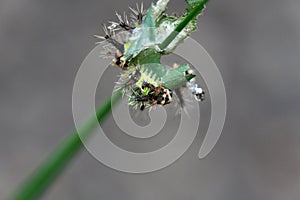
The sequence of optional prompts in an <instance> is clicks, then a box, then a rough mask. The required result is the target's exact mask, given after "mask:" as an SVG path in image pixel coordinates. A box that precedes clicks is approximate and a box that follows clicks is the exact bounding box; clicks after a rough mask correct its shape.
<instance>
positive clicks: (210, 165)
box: [0, 0, 300, 200]
mask: <svg viewBox="0 0 300 200" xmlns="http://www.w3.org/2000/svg"><path fill="white" fill-rule="evenodd" d="M144 2H145V4H146V5H149V3H150V2H151V1H144ZM135 3H136V1H128V0H126V1H116V0H112V1H100V0H98V1H95V0H92V1H34V0H25V1H20V0H19V1H18V0H1V1H0V70H1V71H0V92H1V96H0V111H1V112H0V127H1V139H0V199H4V198H5V197H6V196H7V195H8V194H9V193H10V192H12V190H13V189H14V188H15V187H16V186H17V185H18V184H19V183H20V182H21V180H22V179H23V178H24V177H26V175H27V174H28V173H30V172H31V171H32V170H33V169H34V168H35V167H36V166H37V165H38V163H40V162H41V161H42V160H43V158H44V157H45V156H46V155H47V154H48V153H49V152H51V150H52V149H53V148H54V147H55V146H56V145H57V144H58V143H59V142H60V140H61V139H62V138H64V137H65V136H66V135H67V134H68V133H69V132H70V131H71V130H72V129H73V127H74V123H73V118H72V107H71V101H72V87H73V81H74V79H75V75H76V72H77V70H78V68H79V66H80V64H81V62H82V60H83V59H84V58H85V56H86V55H87V54H88V52H89V51H90V50H91V49H92V48H93V47H94V42H95V41H96V40H95V39H94V38H93V37H92V35H93V34H95V33H99V32H100V33H101V30H100V24H101V23H103V22H106V21H107V20H110V19H115V17H114V11H115V10H117V11H123V10H127V7H128V5H134V4H135ZM184 6H185V3H184V1H183V0H182V1H177V0H176V1H173V2H172V3H171V4H170V6H169V9H170V12H171V11H182V10H183V8H184ZM299 8H300V1H296V0H287V1H271V0H265V1H258V0H254V1H239V0H230V1H215V0H214V1H211V2H209V4H208V6H207V10H206V12H205V15H204V16H203V17H201V18H200V19H199V21H198V24H199V31H198V32H196V33H193V34H192V37H193V38H194V39H196V40H197V41H199V42H200V43H201V44H202V45H203V46H204V47H205V48H206V50H207V51H208V52H209V53H210V55H211V56H212V58H213V59H214V61H215V62H216V64H217V65H218V67H219V69H220V72H221V74H222V76H223V79H224V83H225V86H226V91H227V98H228V114H227V119H226V124H225V127H224V131H223V134H222V136H221V138H220V140H219V142H218V143H217V145H216V147H215V148H214V150H213V151H212V152H211V154H210V155H209V156H208V157H206V158H205V159H204V160H199V159H197V151H198V149H199V147H200V145H201V140H202V138H203V136H198V137H197V138H196V140H195V142H194V143H193V145H192V146H191V147H190V149H189V150H188V151H187V152H186V153H185V154H184V156H183V157H182V158H180V159H179V160H178V161H177V162H176V163H174V164H173V165H171V166H169V167H168V168H165V169H163V170H160V171H158V172H154V173H150V174H144V175H132V174H124V173H120V172H116V171H114V170H112V169H109V168H107V167H105V166H104V165H102V164H100V163H99V162H98V161H97V160H95V159H94V158H93V157H92V156H91V155H90V154H89V153H88V152H87V151H86V150H84V151H82V153H80V155H79V156H78V157H77V158H76V159H75V160H74V161H73V162H72V164H71V165H70V167H69V168H68V169H67V170H66V171H65V173H64V174H63V175H62V176H61V177H60V178H59V179H58V181H57V182H56V183H55V184H54V186H53V187H51V189H50V190H49V191H48V192H47V194H46V195H45V196H44V198H43V199H46V200H50V199H72V200H81V199H107V200H109V199H111V200H113V199H114V200H115V199H123V200H140V199H143V200H153V199H163V200H171V199H172V200H182V199H189V200H199V199H205V200H217V199H218V200H227V199H228V200H232V199H235V200H237V199H240V200H253V199H268V200H282V199H285V200H296V199H299V198H300V190H299V188H300V132H299V130H300V123H299V119H300V106H299V102H300V93H299V91H300V78H299V77H300V68H299V64H300V57H299V55H300V12H299ZM112 71H113V72H114V74H117V73H118V70H117V69H113V70H112ZM100 84H101V83H100ZM204 107H205V104H204ZM110 119H111V118H110ZM104 126H105V127H106V129H108V130H109V127H110V123H109V120H107V121H106V123H105V124H104ZM112 130H113V128H112Z"/></svg>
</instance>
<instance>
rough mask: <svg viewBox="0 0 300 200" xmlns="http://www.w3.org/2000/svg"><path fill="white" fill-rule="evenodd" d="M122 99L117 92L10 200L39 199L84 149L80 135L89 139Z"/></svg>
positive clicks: (53, 153) (66, 139)
mask: <svg viewBox="0 0 300 200" xmlns="http://www.w3.org/2000/svg"><path fill="white" fill-rule="evenodd" d="M121 97H122V94H121V91H120V90H119V91H118V92H116V93H115V94H114V95H113V96H112V97H111V98H110V99H108V100H107V101H106V102H105V103H104V104H103V105H102V107H100V109H99V110H97V112H96V116H97V117H92V118H91V119H90V120H89V121H88V122H87V124H86V126H84V127H82V129H81V130H79V131H76V130H75V131H74V132H73V133H72V134H71V135H70V136H68V137H67V138H65V140H64V141H63V142H62V143H61V144H60V145H59V146H58V147H57V148H56V149H55V150H54V151H53V152H52V153H51V154H50V155H49V156H48V158H47V159H46V160H45V161H44V162H43V163H42V164H41V165H40V166H39V167H38V168H37V169H36V170H35V171H34V172H33V173H32V174H31V175H30V176H29V177H28V178H27V179H26V180H25V181H24V182H23V184H22V185H21V186H20V187H19V189H18V190H17V191H16V192H15V193H14V195H13V196H12V197H11V198H10V200H33V199H37V198H38V197H39V196H41V195H42V194H43V192H44V191H45V190H46V189H47V188H48V187H49V186H50V185H51V184H52V183H53V182H54V180H55V178H57V177H58V176H59V174H60V173H61V172H62V171H63V169H64V168H65V167H66V166H67V164H68V163H69V162H70V161H71V159H72V158H73V157H74V156H75V155H76V154H77V153H78V152H79V150H81V149H82V147H83V144H82V142H81V139H80V137H79V135H78V132H80V134H81V136H83V137H88V136H89V135H90V134H91V133H92V132H93V130H94V129H95V127H96V126H97V125H98V123H101V122H102V121H103V120H104V118H105V117H106V116H107V115H108V114H109V113H110V111H111V109H112V106H114V105H115V104H116V103H117V102H118V101H119V100H120V99H121Z"/></svg>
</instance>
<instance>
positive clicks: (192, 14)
mask: <svg viewBox="0 0 300 200" xmlns="http://www.w3.org/2000/svg"><path fill="white" fill-rule="evenodd" d="M207 2H208V0H203V1H201V2H200V3H199V4H198V5H197V6H195V7H194V8H193V9H192V10H191V11H190V12H189V14H188V15H187V16H186V17H185V18H184V19H183V20H182V21H181V22H180V23H179V24H178V26H177V27H176V28H175V29H174V31H172V33H171V34H170V35H169V36H168V37H167V38H166V39H165V40H164V41H163V42H162V43H161V44H160V45H159V48H160V49H161V50H164V49H165V48H167V47H168V46H169V44H171V42H172V41H173V40H174V39H175V38H176V36H177V35H178V34H179V33H180V32H181V31H182V30H183V29H184V28H185V27H186V26H187V25H188V24H189V22H190V21H192V20H193V19H195V18H196V17H197V16H198V15H199V14H200V13H201V11H202V10H203V8H204V7H205V4H206V3H207Z"/></svg>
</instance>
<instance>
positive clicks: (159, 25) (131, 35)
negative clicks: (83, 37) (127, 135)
mask: <svg viewBox="0 0 300 200" xmlns="http://www.w3.org/2000/svg"><path fill="white" fill-rule="evenodd" d="M168 2H169V0H158V1H157V3H156V4H155V5H154V4H152V5H151V6H150V8H149V9H148V10H147V11H146V10H144V6H143V4H141V5H140V6H139V5H138V4H137V5H136V9H133V8H131V7H130V10H131V11H132V13H131V15H130V17H131V20H129V19H128V17H127V15H126V14H125V13H124V15H123V16H121V15H120V14H119V13H116V16H117V19H118V21H117V22H110V25H109V26H106V25H103V30H104V33H105V35H104V36H98V35H95V37H97V38H99V39H101V40H104V41H101V42H99V44H101V45H102V47H103V52H102V56H104V57H110V58H112V59H113V61H112V65H116V66H119V67H120V68H121V69H122V70H123V73H122V75H121V78H120V80H119V82H118V86H119V89H122V90H123V92H124V94H125V93H126V94H127V93H128V92H130V94H129V98H128V102H129V105H132V106H134V107H139V108H140V110H144V109H145V108H149V107H151V106H154V105H167V104H170V103H172V102H173V96H174V93H176V94H177V96H178V97H179V98H178V99H179V100H180V101H183V100H184V99H183V98H182V94H181V88H182V87H185V88H188V89H189V90H190V91H191V93H192V94H193V95H194V97H195V99H196V100H197V101H203V100H204V98H205V93H204V90H202V88H200V87H198V85H197V84H196V80H195V76H196V75H195V74H194V72H193V71H192V70H191V69H190V67H189V65H188V64H186V65H183V66H177V65H176V64H174V66H173V68H167V67H166V66H165V65H163V64H161V63H160V59H161V57H162V56H164V55H167V54H170V53H172V52H173V50H174V49H175V48H176V47H177V46H178V45H179V44H180V43H181V42H183V40H184V39H185V38H187V37H188V36H189V34H190V33H191V32H192V31H194V30H196V29H197V25H196V19H193V20H191V21H190V22H189V23H188V24H187V26H185V27H184V28H183V30H182V31H180V33H178V34H177V35H176V37H174V38H173V40H172V42H170V43H169V44H168V45H166V46H164V44H163V43H164V41H165V40H166V39H167V37H168V36H169V35H170V34H173V32H174V29H175V28H176V27H177V26H178V25H179V24H180V23H181V22H182V21H183V20H184V19H185V17H186V16H187V15H188V14H189V12H192V11H191V10H193V8H194V7H195V6H197V5H198V4H199V3H200V2H201V0H186V2H187V4H188V7H187V13H186V14H184V15H183V16H181V17H177V16H169V15H167V14H166V13H165V11H166V9H167V4H168ZM203 8H204V7H203ZM199 14H201V12H200V13H199ZM180 104H181V105H183V102H181V103H180Z"/></svg>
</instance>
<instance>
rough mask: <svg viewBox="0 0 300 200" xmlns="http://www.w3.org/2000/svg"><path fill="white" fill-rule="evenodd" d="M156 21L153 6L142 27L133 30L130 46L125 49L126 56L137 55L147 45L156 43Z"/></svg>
mask: <svg viewBox="0 0 300 200" xmlns="http://www.w3.org/2000/svg"><path fill="white" fill-rule="evenodd" d="M155 42H156V36H155V21H154V18H153V7H152V6H150V8H149V9H148V11H147V14H146V17H145V19H144V22H143V23H142V24H141V26H140V27H137V28H136V29H135V30H133V33H132V37H131V42H130V43H129V48H128V49H127V51H125V53H124V56H125V57H126V58H129V57H135V56H136V55H138V54H139V53H140V52H141V51H142V50H144V49H145V47H147V46H151V45H153V44H155Z"/></svg>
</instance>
